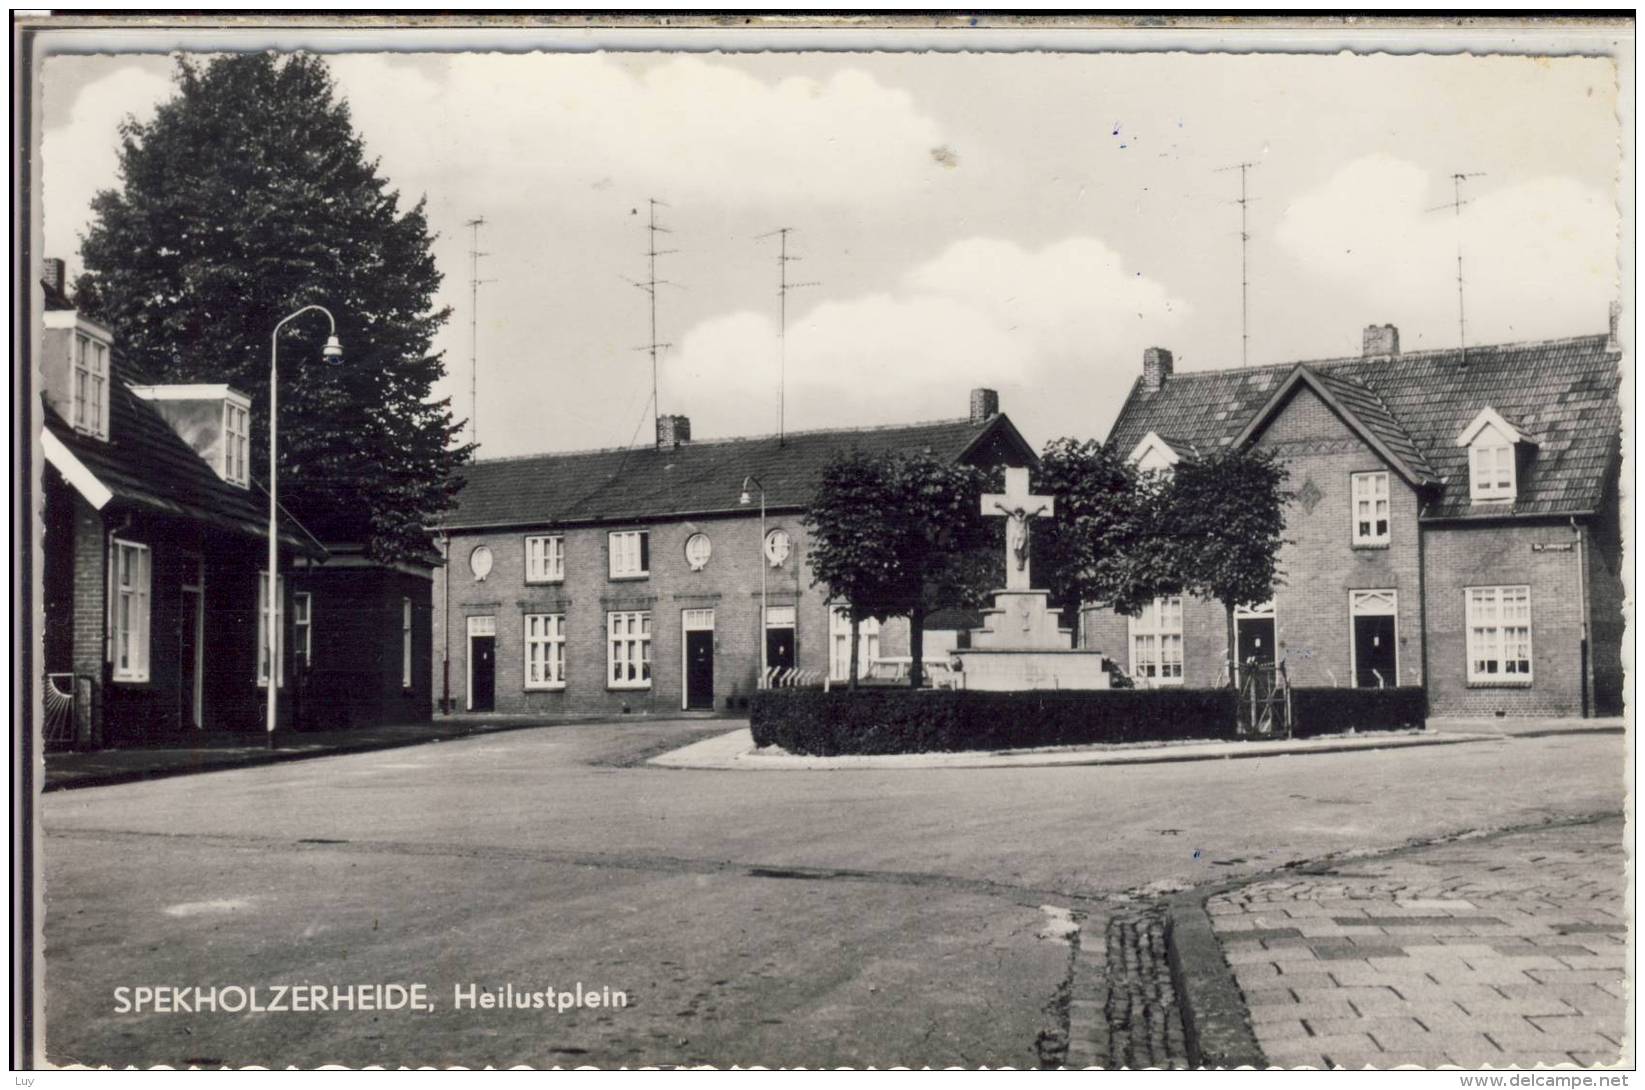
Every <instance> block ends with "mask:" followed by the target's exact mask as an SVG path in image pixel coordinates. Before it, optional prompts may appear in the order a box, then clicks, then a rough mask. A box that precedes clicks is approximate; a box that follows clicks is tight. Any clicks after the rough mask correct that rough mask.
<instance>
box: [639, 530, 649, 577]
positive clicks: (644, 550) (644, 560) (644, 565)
mask: <svg viewBox="0 0 1645 1090" xmlns="http://www.w3.org/2000/svg"><path fill="white" fill-rule="evenodd" d="M640 570H641V571H650V570H651V532H650V531H649V530H641V531H640Z"/></svg>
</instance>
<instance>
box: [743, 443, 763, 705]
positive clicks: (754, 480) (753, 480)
mask: <svg viewBox="0 0 1645 1090" xmlns="http://www.w3.org/2000/svg"><path fill="white" fill-rule="evenodd" d="M750 484H752V485H754V487H756V488H758V489H759V490H760V549H759V553H758V554H757V555H758V557H759V564H760V624H759V641H760V680H759V683H758V684H757V685H755V688H758V689H763V688H765V671H766V665H765V654H766V652H765V639H766V637H765V623H766V594H765V580H766V573H765V569H766V561H765V485H764V484H763V483H762V482H761V481H760V479H759V478H758V477H756V476H754V475H753V474H749V475H748V476H746V477H744V478H743V493H742V495H741V496H740V497H738V499H737V502H738V503H740V504H742V505H743V506H744V507H747V506H748V505H749V504H750V503H752V502H754V497H753V496H752V495H750V494H749V491H748V486H749V485H750Z"/></svg>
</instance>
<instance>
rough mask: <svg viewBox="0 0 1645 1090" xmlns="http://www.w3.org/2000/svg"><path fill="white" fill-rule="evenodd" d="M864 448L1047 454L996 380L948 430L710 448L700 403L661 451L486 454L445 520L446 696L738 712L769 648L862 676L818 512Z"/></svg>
mask: <svg viewBox="0 0 1645 1090" xmlns="http://www.w3.org/2000/svg"><path fill="white" fill-rule="evenodd" d="M853 447H856V448H860V449H863V450H866V451H870V452H876V451H884V450H907V451H927V452H929V453H932V454H934V455H936V456H938V457H942V458H949V459H953V460H955V461H957V462H963V463H966V464H970V465H978V466H988V467H991V466H1000V465H1031V464H1034V462H1035V455H1034V452H1033V449H1032V448H1031V447H1029V445H1028V443H1027V442H1026V441H1025V440H1024V439H1023V437H1022V435H1021V434H1020V433H1019V432H1018V431H1017V429H1016V427H1015V426H1014V425H1013V424H1012V423H1011V421H1010V420H1009V419H1008V418H1007V417H1006V416H1005V415H1004V414H1002V413H1001V412H1000V411H999V399H998V396H997V395H996V394H995V393H994V392H993V391H991V390H975V391H972V395H971V413H970V415H969V416H968V417H966V418H963V419H958V420H950V421H942V422H937V423H930V424H911V425H907V426H900V427H887V428H861V429H842V430H834V431H815V432H794V433H789V434H788V435H787V436H786V437H785V438H784V439H783V440H782V441H780V442H779V440H778V439H777V438H776V437H775V436H771V437H765V438H747V439H726V440H715V441H710V442H692V441H691V430H690V422H689V421H688V420H687V418H686V417H683V416H663V417H661V418H659V419H658V421H657V443H656V445H655V446H653V447H649V448H642V449H631V450H602V451H591V452H583V453H568V454H541V455H531V456H528V457H521V458H499V459H491V460H482V461H478V462H476V463H474V464H473V465H472V466H470V467H469V468H468V470H467V471H466V473H465V477H466V484H465V485H464V488H463V491H462V493H461V494H460V496H459V497H458V505H457V507H456V509H455V510H453V511H452V512H451V513H450V514H449V516H448V517H447V519H446V520H445V523H444V525H443V526H442V527H441V528H440V532H441V537H442V542H443V549H444V553H445V556H446V557H447V561H448V562H447V564H446V565H445V566H444V567H443V568H442V569H440V570H439V571H437V572H436V575H435V588H434V590H435V605H436V615H435V622H434V644H435V660H436V667H435V668H436V670H438V671H440V672H439V673H437V674H436V675H435V678H434V691H435V693H437V694H444V693H449V698H450V700H451V703H452V706H453V710H455V711H489V710H496V711H500V712H532V713H549V714H554V713H612V712H625V711H635V712H672V711H678V710H681V709H687V708H703V709H707V708H721V709H723V708H726V707H736V706H738V705H739V703H740V702H742V701H744V700H746V698H747V695H748V693H750V692H751V691H752V690H754V689H755V688H756V685H757V678H758V675H759V672H760V662H761V654H760V648H761V643H762V642H763V643H764V646H765V653H766V663H767V666H768V667H769V668H772V669H787V668H792V669H797V670H802V671H810V672H813V673H814V674H815V676H817V677H819V678H820V677H822V676H823V675H825V674H826V675H829V676H832V677H835V678H843V677H844V676H845V675H846V670H847V663H848V660H849V655H850V635H849V627H848V625H847V624H846V623H845V622H844V621H843V619H842V618H840V617H839V616H838V614H836V613H835V612H834V611H833V610H831V609H830V607H829V606H828V604H827V603H826V602H825V600H824V589H823V588H820V587H813V586H812V585H811V583H812V574H811V570H810V567H809V565H808V563H807V561H806V530H805V527H804V525H803V524H802V522H801V517H802V515H803V514H804V511H805V507H806V504H807V503H809V502H810V499H811V497H812V495H814V493H815V491H816V488H817V484H818V481H819V479H820V476H821V472H822V469H823V467H824V466H825V465H826V464H827V462H828V460H829V459H830V458H831V457H833V456H834V455H835V454H836V453H839V452H842V451H845V450H847V449H850V448H853ZM749 475H752V476H753V477H754V478H756V479H757V480H758V481H760V482H763V485H764V489H765V508H766V514H765V535H764V537H763V539H762V536H761V532H760V519H759V490H758V488H757V487H755V488H754V489H753V490H752V495H751V500H752V502H751V503H749V504H743V503H741V502H739V501H740V493H741V490H742V486H743V480H744V478H745V477H746V476H749ZM762 572H763V575H764V597H765V603H766V608H765V616H764V618H763V619H762V617H761V607H760V603H761V595H762V590H761V586H762ZM447 576H449V579H448V578H447ZM859 640H860V644H861V646H860V650H859V658H860V661H866V660H867V659H868V658H870V657H875V656H877V655H882V654H883V655H893V654H906V653H907V632H906V626H905V625H903V624H899V623H895V622H893V623H887V624H886V625H885V626H884V630H883V631H881V630H879V629H878V627H877V626H873V625H871V624H865V625H864V626H863V631H861V632H860V633H859ZM442 664H443V665H444V666H445V670H442V669H441V666H442ZM447 671H449V673H447ZM447 686H449V688H447Z"/></svg>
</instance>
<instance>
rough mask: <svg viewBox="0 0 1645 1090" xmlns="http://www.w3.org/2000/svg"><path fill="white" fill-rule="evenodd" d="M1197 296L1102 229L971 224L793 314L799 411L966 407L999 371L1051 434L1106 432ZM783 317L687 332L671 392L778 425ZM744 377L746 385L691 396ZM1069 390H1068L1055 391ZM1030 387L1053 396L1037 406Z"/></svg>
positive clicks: (1033, 426) (717, 427) (714, 418)
mask: <svg viewBox="0 0 1645 1090" xmlns="http://www.w3.org/2000/svg"><path fill="white" fill-rule="evenodd" d="M1186 310H1187V308H1186V306H1185V305H1184V304H1183V303H1182V302H1181V301H1179V300H1176V299H1173V298H1172V297H1171V296H1170V294H1169V293H1168V292H1167V291H1166V289H1165V288H1164V287H1163V286H1161V285H1160V284H1157V283H1155V282H1154V281H1152V280H1149V279H1148V278H1146V277H1143V276H1140V275H1138V274H1137V272H1136V271H1135V270H1134V269H1130V268H1128V267H1127V266H1126V264H1125V262H1124V259H1123V258H1122V257H1121V256H1120V255H1119V254H1117V253H1115V252H1114V251H1113V250H1111V249H1109V248H1108V247H1107V246H1106V245H1105V244H1104V243H1102V242H1101V241H1099V240H1097V239H1093V238H1071V239H1066V240H1063V241H1061V242H1057V243H1054V244H1052V245H1049V246H1047V247H1045V248H1043V249H1040V250H1027V249H1024V248H1022V247H1020V246H1018V245H1016V244H1014V243H1011V242H1005V241H1001V240H998V239H987V238H974V239H967V240H965V241H962V242H958V243H955V244H954V245H952V246H950V247H949V248H948V249H946V250H945V251H944V252H943V253H941V254H940V255H938V256H937V257H935V258H933V259H931V260H929V261H927V262H925V263H923V264H921V265H919V266H917V267H915V268H914V269H912V270H910V271H909V272H908V273H907V274H905V276H904V277H903V278H902V283H901V285H900V286H899V289H898V290H896V291H894V292H889V293H878V294H872V295H864V296H859V297H857V298H853V299H845V300H834V301H828V302H823V303H820V304H818V305H816V306H815V307H813V308H812V309H810V310H809V311H807V312H805V313H803V314H800V315H798V316H796V317H793V318H791V325H790V328H789V336H788V341H789V343H788V362H787V374H788V395H787V402H788V408H787V426H788V427H790V428H806V427H818V426H825V425H841V424H857V423H860V424H887V423H898V422H906V421H909V420H928V419H943V418H950V417H954V416H959V415H963V414H964V412H965V409H966V392H967V391H968V390H969V389H970V388H971V387H972V386H991V387H994V388H996V389H999V390H1000V391H1001V393H1002V398H1003V400H1004V401H1005V408H1006V411H1007V412H1011V413H1012V415H1013V418H1014V419H1015V420H1016V421H1017V423H1018V425H1019V426H1021V427H1023V428H1024V430H1025V431H1028V432H1029V437H1030V439H1031V440H1032V441H1034V442H1036V443H1038V442H1042V441H1043V440H1045V439H1047V438H1050V437H1051V436H1052V435H1063V434H1076V435H1090V434H1100V433H1101V430H1102V429H1103V428H1105V427H1106V424H1107V421H1108V419H1110V418H1111V416H1112V413H1113V411H1114V410H1116V409H1117V407H1118V400H1119V399H1120V398H1122V397H1123V396H1124V393H1125V391H1126V390H1127V389H1128V388H1129V386H1130V383H1131V380H1132V378H1133V377H1134V376H1135V374H1136V373H1137V370H1138V368H1139V365H1140V362H1139V361H1140V360H1141V357H1142V350H1143V348H1145V347H1147V346H1148V345H1149V344H1155V343H1162V341H1164V340H1165V338H1167V337H1169V336H1170V335H1171V333H1172V332H1173V331H1174V330H1176V329H1177V328H1178V323H1179V320H1180V319H1181V318H1182V316H1183V315H1184V314H1185V312H1186ZM775 325H776V323H775V322H774V321H773V320H772V319H771V318H770V317H768V316H767V315H764V314H758V313H753V312H749V311H740V312H737V313H732V314H727V315H722V316H719V317H716V318H713V319H710V320H708V321H705V322H702V323H700V324H699V325H697V326H695V327H694V328H692V329H691V330H690V332H688V333H687V334H686V335H685V336H684V337H683V338H681V340H680V351H679V352H678V353H676V354H675V356H674V357H673V358H672V359H671V360H669V362H668V367H667V373H668V375H669V380H668V385H669V387H670V389H671V390H672V391H674V393H673V394H672V395H671V396H670V398H669V400H670V401H671V402H672V403H673V404H676V405H679V406H681V411H685V412H687V413H688V415H691V416H692V417H693V427H694V429H695V430H696V432H697V433H698V434H700V435H704V436H717V435H735V434H746V433H751V432H769V431H772V430H774V426H775V420H776V388H777V373H778V344H777V335H776V328H775ZM1165 343H1168V342H1165ZM728 389H740V390H741V391H742V393H743V396H740V397H735V398H732V397H707V398H698V399H695V400H694V399H693V398H692V396H691V392H692V391H698V390H702V391H714V390H728ZM1053 389H1054V390H1057V391H1058V396H1057V397H1056V398H1050V399H1047V398H1044V396H1043V395H1044V393H1045V391H1047V390H1053ZM1030 394H1037V395H1039V396H1038V397H1037V398H1035V400H1039V401H1041V402H1042V406H1043V407H1042V408H1041V409H1040V410H1039V411H1037V412H1033V413H1024V412H1023V411H1022V406H1023V405H1024V404H1026V403H1027V401H1028V400H1029V397H1028V395H1030ZM1014 395H1022V396H1021V397H1020V398H1019V399H1018V400H1017V401H1016V402H1015V404H1016V405H1017V406H1018V408H1017V409H1016V410H1013V408H1012V405H1013V396H1014ZM1046 402H1049V404H1048V405H1045V404H1044V403H1046Z"/></svg>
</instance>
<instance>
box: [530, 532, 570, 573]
mask: <svg viewBox="0 0 1645 1090" xmlns="http://www.w3.org/2000/svg"><path fill="white" fill-rule="evenodd" d="M564 579H565V538H564V537H562V536H560V535H559V534H544V535H542V536H540V537H528V538H526V539H525V581H526V582H527V583H559V582H562V581H564Z"/></svg>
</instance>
